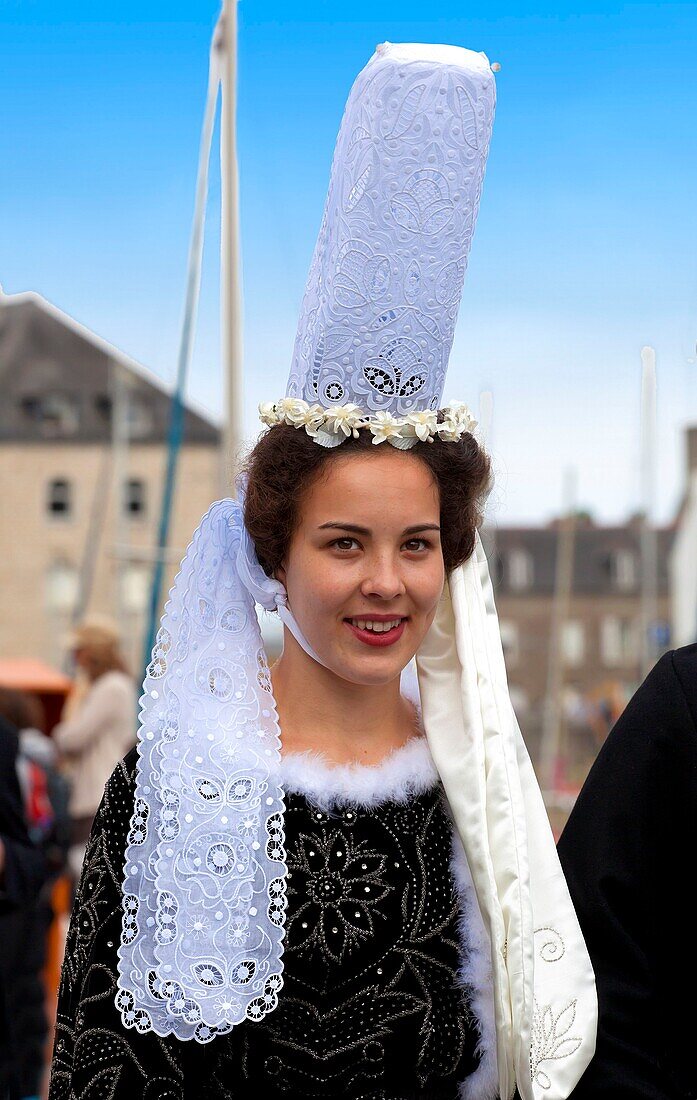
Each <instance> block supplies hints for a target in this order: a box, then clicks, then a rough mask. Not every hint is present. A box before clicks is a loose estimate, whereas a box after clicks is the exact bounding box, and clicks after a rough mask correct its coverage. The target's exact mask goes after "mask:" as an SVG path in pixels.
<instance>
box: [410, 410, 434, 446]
mask: <svg viewBox="0 0 697 1100" xmlns="http://www.w3.org/2000/svg"><path fill="white" fill-rule="evenodd" d="M437 425H438V416H437V414H436V413H435V412H431V410H430V409H426V410H425V411H424V412H413V413H409V414H408V416H407V418H406V423H405V425H404V429H403V434H404V435H405V436H407V437H408V436H413V435H415V436H416V438H417V439H419V440H420V441H421V442H422V443H432V442H433V436H434V434H435V431H436V427H437Z"/></svg>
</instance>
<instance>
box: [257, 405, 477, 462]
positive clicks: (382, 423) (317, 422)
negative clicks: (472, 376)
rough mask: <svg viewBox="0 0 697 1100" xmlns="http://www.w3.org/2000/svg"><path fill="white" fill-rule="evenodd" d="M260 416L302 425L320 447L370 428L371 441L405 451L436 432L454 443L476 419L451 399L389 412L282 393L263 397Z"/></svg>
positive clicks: (429, 440)
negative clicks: (269, 398)
mask: <svg viewBox="0 0 697 1100" xmlns="http://www.w3.org/2000/svg"><path fill="white" fill-rule="evenodd" d="M259 417H260V419H261V421H262V423H264V424H266V425H267V426H268V427H270V428H271V427H274V425H276V424H291V425H292V426H293V427H294V428H304V429H305V431H306V432H307V434H308V435H309V436H311V437H312V439H314V440H315V442H316V443H319V444H320V446H322V447H337V446H338V445H339V444H340V443H343V442H344V441H345V440H346V439H349V438H351V437H352V436H353V437H354V438H356V439H357V438H358V433H359V431H363V430H365V431H369V432H371V434H372V436H373V443H385V442H387V443H391V444H392V446H393V447H397V448H398V449H399V450H402V451H405V450H408V449H409V448H410V447H413V446H414V445H415V444H416V443H433V440H434V439H435V438H436V436H438V438H439V439H442V440H443V441H444V442H446V443H456V442H457V441H458V440H459V439H460V438H461V437H462V436H463V435H464V434H465V433H466V432H471V431H472V430H473V429H474V428H475V427H476V426H477V421H476V420H475V419H474V417H473V416H472V414H471V412H470V410H469V409H468V407H467V405H464V404H463V403H462V402H461V401H451V402H450V404H449V405H447V406H446V407H445V408H443V409H439V410H437V411H432V410H430V409H427V410H425V411H424V412H411V413H407V414H406V416H392V414H391V413H387V412H376V413H364V412H363V411H362V410H361V409H359V407H358V405H332V406H330V407H329V408H324V407H323V406H322V405H310V404H309V403H308V402H307V401H304V400H303V399H302V398H300V397H283V398H281V400H280V401H264V402H262V403H261V404H260V405H259Z"/></svg>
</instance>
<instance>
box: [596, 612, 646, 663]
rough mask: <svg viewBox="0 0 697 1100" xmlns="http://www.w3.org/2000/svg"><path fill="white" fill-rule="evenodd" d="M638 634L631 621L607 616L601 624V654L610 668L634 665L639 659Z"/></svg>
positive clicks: (617, 616)
mask: <svg viewBox="0 0 697 1100" xmlns="http://www.w3.org/2000/svg"><path fill="white" fill-rule="evenodd" d="M636 642H637V639H636V632H635V630H634V624H633V623H632V621H631V619H622V618H620V616H619V615H606V616H605V618H604V619H603V620H602V622H601V624H600V653H601V656H602V661H603V664H604V665H606V666H607V667H608V668H612V667H613V666H617V665H626V664H632V663H633V662H634V661H635V660H636V659H637V646H636Z"/></svg>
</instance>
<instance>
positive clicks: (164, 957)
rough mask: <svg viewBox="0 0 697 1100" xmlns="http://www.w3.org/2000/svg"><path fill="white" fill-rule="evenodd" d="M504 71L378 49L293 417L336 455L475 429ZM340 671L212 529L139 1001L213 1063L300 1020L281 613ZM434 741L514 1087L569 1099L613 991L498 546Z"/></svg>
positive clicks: (177, 711) (173, 704)
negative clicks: (369, 441) (483, 211)
mask: <svg viewBox="0 0 697 1100" xmlns="http://www.w3.org/2000/svg"><path fill="white" fill-rule="evenodd" d="M494 101H495V89H494V78H493V74H492V71H491V67H490V65H489V62H488V60H487V59H486V57H484V55H483V54H477V53H472V52H470V51H468V50H464V49H460V48H458V47H452V46H429V45H390V44H385V45H383V46H380V47H378V49H377V51H376V53H375V55H374V56H373V57H372V58H371V60H370V61H369V63H368V64H367V66H366V67H365V68H364V69H363V71H362V72H361V73H360V74H359V76H358V77H357V79H356V82H355V84H354V86H353V88H352V90H351V94H350V96H349V100H348V103H347V106H346V110H345V113H344V118H343V120H342V124H341V129H340V132H339V137H338V140H337V146H336V151H335V155H334V161H333V164H332V171H331V179H330V185H329V193H328V197H327V203H326V207H325V211H324V216H323V219H322V225H321V229H320V233H319V238H318V241H317V246H316V248H315V253H314V256H313V260H312V265H311V269H310V274H309V277H308V282H307V286H306V291H305V296H304V299H303V304H302V309H301V316H300V322H299V326H298V334H297V339H296V343H295V350H294V355H293V364H292V369H291V374H290V378H289V382H288V387H287V393H286V396H285V397H284V398H282V399H281V400H278V401H275V402H269V403H267V404H265V405H264V406H262V408H261V414H262V419H263V420H264V422H265V423H267V424H275V423H279V422H281V421H285V422H287V423H292V424H294V425H295V426H296V427H297V428H298V429H299V430H305V431H307V432H308V433H309V434H310V435H311V436H312V437H313V438H314V439H315V441H316V442H317V443H318V445H322V446H326V447H333V446H338V445H340V444H341V442H342V441H343V440H345V439H346V438H348V436H349V435H350V434H355V433H357V432H359V431H367V432H370V433H371V434H372V438H373V442H374V443H375V444H376V445H379V444H388V445H392V446H396V447H400V448H406V447H411V446H414V445H415V444H416V443H417V442H419V441H420V440H427V439H430V438H432V437H433V436H435V435H436V434H438V435H440V436H441V438H443V439H445V440H454V439H457V438H459V436H460V435H461V434H462V433H463V432H465V431H468V430H471V428H472V427H473V424H474V422H473V421H472V419H471V417H470V415H469V412H468V411H467V409H466V407H465V406H464V405H461V404H459V403H456V404H451V405H450V406H448V407H447V408H445V409H440V410H439V404H440V400H441V395H442V392H443V385H444V380H445V373H446V368H447V362H448V355H449V352H450V347H451V344H452V339H453V332H454V326H455V321H456V318H457V311H458V307H459V301H460V295H461V290H462V283H463V279H464V275H465V268H466V264H467V256H468V252H469V247H470V241H471V237H472V233H473V230H474V224H475V220H476V215H477V210H478V206H479V198H480V193H481V187H482V179H483V175H484V167H485V163H486V157H487V152H488V145H489V138H490V134H491V126H492V121H493V113H494ZM257 604H258V605H260V606H262V607H265V608H269V609H276V610H277V611H278V612H279V615H280V617H281V619H282V621H283V623H284V624H285V625H286V626H287V627H288V628H289V629H290V630H291V631H292V633H293V634H294V635H295V637H296V638H297V639H298V641H299V642H300V644H301V645H302V646H303V647H304V648H305V649H306V651H307V652H308V653H309V654H310V656H312V657H313V658H314V659H316V660H318V659H319V658H318V657H317V655H316V654H315V653H314V652H313V651H312V648H311V647H310V646H309V644H308V642H307V640H306V639H305V638H304V637H303V635H302V632H301V631H300V629H299V627H298V624H297V622H296V620H295V618H294V616H293V614H292V612H291V609H290V608H289V607H288V603H287V597H286V592H285V589H284V587H283V585H282V584H280V582H278V581H275V580H273V579H272V578H269V577H267V576H266V574H265V573H264V571H263V570H262V568H261V566H260V565H259V562H258V560H257V558H256V554H255V551H254V546H253V544H252V541H251V538H250V537H249V535H248V533H247V531H246V529H245V526H244V522H243V511H242V504H241V503H240V502H238V501H233V500H223V501H219V502H217V503H216V504H214V505H213V506H212V507H211V508H210V510H209V511H208V513H207V514H206V516H204V518H203V520H202V522H201V525H200V527H199V529H198V530H197V532H196V534H195V535H194V538H193V541H192V543H191V545H190V546H189V549H188V550H187V553H186V556H185V558H184V561H183V562H182V567H181V571H180V572H179V574H178V575H177V578H176V580H175V583H174V586H173V588H172V591H171V593H170V598H169V601H168V603H167V606H166V608H165V612H164V615H163V617H162V623H161V628H160V631H159V633H158V636H157V641H156V644H155V647H154V649H153V654H152V661H151V664H150V666H149V668H148V671H147V675H146V678H145V682H144V685H143V696H142V699H141V714H140V729H139V738H138V743H139V760H138V768H137V779H136V802H135V810H134V814H133V819H132V822H131V829H130V832H129V835H128V844H127V851H126V860H125V867H124V890H123V894H124V900H123V929H122V937H121V944H120V947H119V980H118V992H117V994H116V1004H117V1006H118V1008H119V1009H120V1011H121V1016H122V1020H123V1023H124V1025H125V1026H126V1027H129V1028H131V1027H132V1028H136V1029H137V1030H139V1031H143V1032H145V1031H149V1030H153V1031H155V1032H156V1033H157V1034H158V1035H163V1036H164V1035H168V1034H172V1035H174V1036H176V1037H177V1038H179V1039H181V1040H187V1039H194V1040H196V1041H198V1042H201V1043H205V1042H209V1041H211V1040H213V1039H214V1038H215V1036H217V1035H220V1034H224V1033H226V1032H229V1031H230V1030H231V1029H232V1028H233V1027H235V1026H236V1025H237V1024H239V1023H241V1022H242V1021H244V1020H248V1021H258V1020H261V1019H263V1018H264V1016H265V1015H267V1014H268V1013H269V1012H273V1010H274V1009H275V1007H276V1005H277V1004H278V997H279V993H280V991H281V989H282V986H283V938H284V924H285V912H286V905H287V901H286V876H287V866H286V864H285V862H284V860H285V850H284V810H285V802H284V791H283V787H282V783H281V772H280V746H281V739H280V730H279V727H278V719H277V713H276V708H275V704H274V700H273V695H272V692H271V682H270V678H269V673H268V669H267V665H266V661H265V657H264V651H263V646H262V639H261V633H260V629H259V624H258V621H257V616H256V609H255V605H257ZM417 668H418V674H419V687H420V693H421V704H422V711H423V718H424V725H425V730H426V735H427V737H428V741H429V748H430V750H431V754H432V756H433V759H434V761H435V763H436V766H437V768H438V771H439V773H440V776H441V779H442V781H443V786H444V789H445V792H446V795H447V797H448V801H449V804H450V808H451V810H452V813H453V818H454V821H455V824H456V826H457V829H458V832H459V835H460V837H461V839H462V842H463V845H464V849H465V853H466V855H467V860H468V862H469V865H470V869H471V872H472V877H473V881H474V886H475V889H476V892H477V898H478V902H479V907H480V909H481V912H482V916H483V918H484V921H485V924H486V928H487V932H488V933H489V936H490V938H491V944H492V971H493V985H494V1004H495V1013H496V1032H497V1056H498V1076H499V1088H500V1093H501V1096H502V1097H509V1096H512V1094H513V1090H514V1087H515V1084H516V1083H517V1086H518V1089H519V1090H520V1093H521V1096H522V1097H523V1100H532V1098H533V1097H535V1098H537V1097H540V1098H541V1097H547V1098H548V1100H562V1098H563V1097H566V1096H568V1094H569V1092H570V1091H571V1089H572V1088H573V1086H574V1084H575V1083H576V1081H577V1080H578V1079H579V1077H580V1075H581V1073H582V1072H583V1070H584V1068H585V1066H586V1065H587V1063H588V1061H589V1059H590V1057H591V1055H592V1053H593V1049H594V1042H595V1029H596V1019H597V1004H596V998H595V986H594V979H593V972H592V969H591V967H590V963H589V960H588V955H587V952H586V949H585V944H584V942H583V939H582V936H581V933H580V929H579V926H578V922H577V920H576V916H575V913H574V910H573V907H572V905H571V901H570V899H569V895H568V891H567V889H566V884H565V882H564V879H563V876H562V873H561V870H560V868H559V863H558V860H557V857H556V852H555V848H554V843H553V840H552V836H551V832H550V829H549V825H548V822H547V818H546V815H545V810H544V805H543V803H542V799H541V796H540V793H539V790H538V788H537V784H536V781H535V778H534V774H533V772H532V769H531V767H530V762H529V759H528V756H527V753H526V751H525V748H524V745H523V742H522V738H521V737H520V732H519V730H518V727H517V723H516V721H515V716H514V714H513V710H512V707H511V704H510V699H509V695H508V688H507V684H506V676H505V668H504V665H503V655H502V650H501V641H500V633H499V628H498V621H497V618H496V612H495V609H494V605H493V597H492V588H491V582H490V579H489V573H488V567H487V564H486V558H485V556H484V553H483V550H482V547H481V543H480V542H479V541H478V542H477V549H476V552H475V554H474V555H473V556H472V558H471V559H470V560H469V561H468V562H467V563H466V564H465V565H464V566H461V567H459V568H458V569H456V570H454V571H453V573H452V574H451V575H450V577H449V579H448V583H447V584H446V587H445V592H444V595H443V600H442V601H441V605H440V607H439V611H438V614H437V616H436V620H435V622H434V624H433V626H432V628H431V630H430V631H429V633H428V635H427V637H426V639H425V641H424V643H423V644H422V646H421V648H420V650H419V653H418V654H417Z"/></svg>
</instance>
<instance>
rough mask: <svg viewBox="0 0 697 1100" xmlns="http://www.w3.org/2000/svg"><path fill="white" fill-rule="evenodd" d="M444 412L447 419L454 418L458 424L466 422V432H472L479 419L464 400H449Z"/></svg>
mask: <svg viewBox="0 0 697 1100" xmlns="http://www.w3.org/2000/svg"><path fill="white" fill-rule="evenodd" d="M443 412H444V413H445V414H446V419H447V420H452V421H454V422H455V423H456V424H464V426H465V427H464V430H465V431H466V432H471V431H472V429H473V428H476V427H477V421H476V420H475V419H474V417H473V416H472V413H471V411H470V408H469V406H468V405H465V403H464V401H449V402H448V405H447V407H446V408H445V409H444V410H443Z"/></svg>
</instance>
